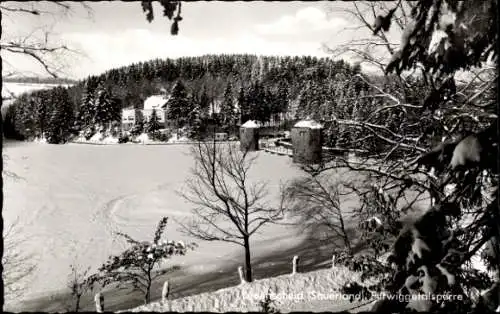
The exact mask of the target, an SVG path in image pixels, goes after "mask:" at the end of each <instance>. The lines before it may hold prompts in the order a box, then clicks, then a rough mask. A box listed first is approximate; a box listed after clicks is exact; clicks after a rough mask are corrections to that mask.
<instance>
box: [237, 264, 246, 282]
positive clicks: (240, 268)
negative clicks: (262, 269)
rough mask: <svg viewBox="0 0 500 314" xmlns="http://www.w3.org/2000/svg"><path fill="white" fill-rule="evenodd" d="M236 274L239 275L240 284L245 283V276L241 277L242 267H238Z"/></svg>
mask: <svg viewBox="0 0 500 314" xmlns="http://www.w3.org/2000/svg"><path fill="white" fill-rule="evenodd" d="M238 274H239V275H240V282H241V284H244V283H245V282H246V280H245V276H244V275H243V267H242V266H240V267H238Z"/></svg>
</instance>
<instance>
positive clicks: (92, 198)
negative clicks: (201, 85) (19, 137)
mask: <svg viewBox="0 0 500 314" xmlns="http://www.w3.org/2000/svg"><path fill="white" fill-rule="evenodd" d="M188 152H189V147H188V146H187V145H180V146H175V145H173V146H154V145H153V146H148V145H146V146H143V145H139V146H137V145H110V146H107V145H105V146H94V145H79V144H66V145H47V144H40V143H6V144H5V147H4V155H6V156H7V157H6V160H5V168H6V170H8V171H10V172H13V173H15V174H16V175H17V176H18V177H19V178H13V177H10V176H7V177H6V178H5V185H4V193H5V200H4V210H3V218H4V222H5V225H6V226H8V225H9V224H11V223H12V222H13V221H14V220H15V219H16V217H19V219H20V221H21V223H22V226H23V227H24V228H23V235H25V236H28V237H29V239H28V241H27V242H26V243H25V245H24V246H23V247H22V248H20V249H22V250H24V251H25V252H32V253H34V254H36V256H37V260H38V270H37V273H36V276H35V278H33V281H32V285H31V286H30V287H29V289H27V291H26V293H25V297H26V298H33V297H36V296H41V295H46V294H50V293H51V292H54V291H58V290H61V289H64V288H65V285H66V279H67V276H68V274H69V265H70V264H71V263H74V262H76V263H78V264H79V265H81V266H83V267H86V266H91V267H93V269H95V268H96V267H97V266H100V265H101V264H102V263H103V262H104V261H105V260H106V259H107V257H108V255H109V254H112V253H118V252H119V251H121V249H123V247H124V246H123V242H122V241H118V240H116V239H114V237H113V236H112V235H113V232H115V231H122V232H126V233H129V234H130V235H131V236H132V237H135V238H137V239H138V240H147V239H151V238H152V236H153V233H154V230H155V227H156V225H157V223H158V221H159V220H160V218H161V217H162V216H168V217H170V221H169V223H168V226H167V232H166V236H167V238H171V239H183V240H185V241H186V242H190V241H192V240H193V239H189V238H188V237H186V236H185V235H183V234H182V233H181V232H180V231H179V230H178V225H176V223H175V221H174V220H175V219H183V218H186V217H189V215H190V205H189V204H187V203H186V202H185V201H184V200H183V199H182V198H181V197H180V196H179V195H178V194H177V193H176V191H178V190H180V189H182V188H183V185H184V181H185V179H186V178H187V177H188V176H189V171H190V168H191V167H192V166H193V160H192V158H191V157H190V156H189V155H188ZM258 154H259V157H258V159H257V162H256V164H255V167H254V169H253V170H254V171H253V173H252V179H257V180H265V181H267V182H269V186H268V187H269V191H270V194H271V195H274V196H276V195H277V193H278V191H279V184H280V181H285V180H288V179H291V178H293V177H295V176H296V175H298V174H299V170H298V169H296V168H295V167H294V166H293V165H292V163H291V160H290V159H288V158H283V157H279V156H274V155H270V154H266V153H263V152H259V153H258ZM271 229H272V230H271ZM266 231H267V232H266ZM269 231H270V232H269ZM263 232H265V233H266V234H265V235H260V234H259V235H257V237H256V238H255V239H254V242H255V243H254V248H255V249H254V251H253V256H254V257H255V256H258V255H261V254H265V253H266V252H270V251H272V250H273V248H275V247H277V246H279V247H280V248H284V247H293V246H294V245H295V244H296V243H298V242H299V241H301V240H302V239H303V236H302V235H297V231H296V230H293V229H291V227H285V226H281V227H277V226H270V227H269V228H268V229H267V230H265V229H264V230H263ZM198 244H199V245H200V246H199V247H198V248H197V249H196V250H195V251H193V252H189V253H188V254H187V255H186V256H184V257H175V258H174V259H173V260H172V264H174V263H175V264H178V265H181V266H183V267H184V269H185V270H187V271H191V272H197V273H200V272H210V271H212V270H213V269H215V268H216V267H218V266H220V264H221V263H223V261H228V260H231V259H235V258H237V257H239V256H240V255H241V252H240V248H239V247H235V246H232V245H228V244H226V243H218V242H211V243H207V242H203V243H202V242H198ZM201 263H203V265H201Z"/></svg>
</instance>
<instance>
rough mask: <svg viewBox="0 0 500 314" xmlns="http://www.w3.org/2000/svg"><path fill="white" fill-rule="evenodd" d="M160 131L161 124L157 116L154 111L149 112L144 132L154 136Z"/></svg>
mask: <svg viewBox="0 0 500 314" xmlns="http://www.w3.org/2000/svg"><path fill="white" fill-rule="evenodd" d="M160 129H161V124H160V121H159V118H158V114H157V113H156V109H153V111H152V112H151V116H150V117H149V120H148V122H147V123H146V125H145V131H146V132H147V133H148V134H151V135H156V133H157V132H158V131H159V130H160Z"/></svg>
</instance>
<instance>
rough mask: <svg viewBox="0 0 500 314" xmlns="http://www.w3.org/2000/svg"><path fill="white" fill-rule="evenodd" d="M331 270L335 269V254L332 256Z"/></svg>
mask: <svg viewBox="0 0 500 314" xmlns="http://www.w3.org/2000/svg"><path fill="white" fill-rule="evenodd" d="M332 268H335V254H333V256H332Z"/></svg>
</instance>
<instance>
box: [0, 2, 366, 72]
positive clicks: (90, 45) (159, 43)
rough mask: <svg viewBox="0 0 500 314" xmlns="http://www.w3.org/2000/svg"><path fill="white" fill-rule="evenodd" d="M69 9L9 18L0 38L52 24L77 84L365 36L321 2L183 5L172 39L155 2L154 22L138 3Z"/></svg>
mask: <svg viewBox="0 0 500 314" xmlns="http://www.w3.org/2000/svg"><path fill="white" fill-rule="evenodd" d="M6 3H9V2H6ZM70 3H71V2H70ZM10 4H11V6H16V5H17V6H21V5H24V4H23V3H20V2H18V3H10ZM36 5H37V7H38V8H46V9H47V11H54V9H55V8H54V4H47V3H45V4H44V3H38V4H36ZM71 5H72V6H73V10H74V12H73V13H72V14H71V15H69V16H67V17H65V18H61V17H60V15H46V14H42V15H41V16H40V17H34V16H32V15H29V16H28V15H27V16H24V17H18V15H12V16H8V17H7V18H5V17H4V18H3V19H2V27H3V31H4V33H3V38H2V41H4V40H8V39H9V38H15V37H16V36H19V35H20V34H27V33H28V32H32V31H33V29H36V28H37V27H40V26H47V25H49V26H50V27H51V30H52V31H53V32H54V33H55V37H54V39H58V40H60V41H61V42H64V43H65V44H67V46H69V47H71V48H73V49H76V50H78V51H80V52H82V53H83V55H82V56H79V57H76V58H75V57H74V56H73V57H72V58H70V59H68V58H66V59H64V60H58V61H61V62H62V63H63V64H65V69H64V71H65V73H68V74H69V76H71V77H72V78H78V79H79V78H83V77H85V76H88V75H90V74H99V73H102V72H103V71H105V70H108V69H111V68H114V67H119V66H125V65H129V64H131V63H132V62H138V61H146V60H150V59H153V58H167V57H173V58H175V57H180V56H198V55H203V54H215V53H251V54H258V55H312V56H328V54H327V53H326V52H325V51H324V50H323V49H322V44H323V43H327V44H328V45H330V46H335V45H337V44H339V43H343V42H346V41H347V40H349V39H351V38H353V36H354V37H356V36H367V34H366V33H362V32H354V33H353V32H341V30H342V29H344V28H345V27H347V26H349V25H350V24H351V23H352V21H349V20H348V19H346V16H342V15H341V14H340V13H329V11H330V10H328V8H329V7H332V5H334V4H333V3H331V2H322V1H320V2H307V1H297V2H286V3H284V2H262V1H259V2H250V3H244V2H204V1H201V2H185V3H183V6H182V16H183V17H184V19H183V21H182V22H181V23H180V32H179V35H178V36H171V35H170V25H171V23H170V21H168V19H167V18H164V17H162V16H161V13H162V12H161V7H160V5H159V4H158V3H155V4H154V8H155V9H156V10H155V13H156V14H155V20H154V21H153V22H152V23H148V22H147V21H146V18H145V15H144V13H143V12H142V8H141V5H140V2H132V3H128V2H118V1H117V2H94V3H88V5H89V6H90V7H91V8H92V17H89V16H88V15H87V13H86V11H85V10H84V9H83V8H82V7H81V6H80V5H78V4H77V3H76V2H74V3H71ZM335 5H336V6H337V7H338V6H339V5H349V3H336V4H335ZM56 9H57V8H56ZM6 57H8V58H7V59H8V60H7V61H8V62H9V64H5V65H6V67H9V66H14V67H16V68H17V69H18V70H19V71H23V72H27V71H31V72H35V73H41V72H42V71H41V69H40V67H38V66H36V65H35V64H34V63H33V62H29V61H28V60H26V59H21V58H20V57H13V56H6Z"/></svg>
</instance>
